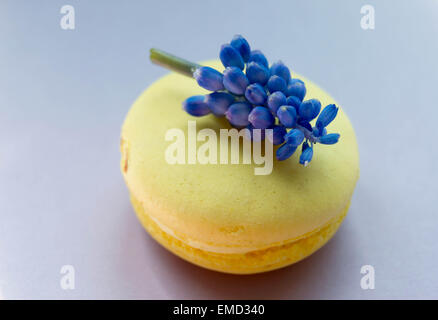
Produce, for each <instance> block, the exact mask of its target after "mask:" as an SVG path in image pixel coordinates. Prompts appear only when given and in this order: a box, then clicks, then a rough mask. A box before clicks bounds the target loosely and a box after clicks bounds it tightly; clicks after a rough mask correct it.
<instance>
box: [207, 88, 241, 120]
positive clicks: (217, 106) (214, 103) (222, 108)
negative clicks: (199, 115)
mask: <svg viewBox="0 0 438 320" xmlns="http://www.w3.org/2000/svg"><path fill="white" fill-rule="evenodd" d="M205 102H206V103H207V105H208V108H209V109H210V110H211V112H212V113H213V114H214V115H215V116H223V115H225V112H226V111H227V110H228V107H229V106H230V105H231V104H232V103H233V102H234V96H233V95H231V94H229V93H227V92H213V93H210V94H207V95H206V100H205Z"/></svg>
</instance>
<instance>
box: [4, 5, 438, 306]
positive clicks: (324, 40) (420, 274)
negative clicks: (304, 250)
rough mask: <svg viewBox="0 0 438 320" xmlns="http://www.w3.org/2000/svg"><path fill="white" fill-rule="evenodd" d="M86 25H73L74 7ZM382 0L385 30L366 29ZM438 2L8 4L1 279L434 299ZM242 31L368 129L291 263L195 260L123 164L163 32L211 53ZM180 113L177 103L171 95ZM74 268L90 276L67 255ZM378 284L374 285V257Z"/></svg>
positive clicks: (196, 51) (132, 288)
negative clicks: (168, 245)
mask: <svg viewBox="0 0 438 320" xmlns="http://www.w3.org/2000/svg"><path fill="white" fill-rule="evenodd" d="M64 4H71V5H73V6H74V7H75V9H76V30H74V31H64V30H62V29H61V28H60V26H59V21H60V18H61V14H60V13H59V10H60V8H61V6H62V5H64ZM364 4H373V5H374V6H375V10H376V29H375V30H374V31H364V30H362V29H361V28H360V19H361V14H360V8H361V6H362V5H364ZM437 21H438V1H432V0H430V1H395V0H394V1H347V0H345V1H269V2H268V1H235V0H234V1H232V0H231V1H218V0H215V1H165V0H160V1H150V2H148V1H141V2H140V1H73V0H71V1H66V0H65V1H4V0H2V1H1V2H0V43H1V45H0V293H1V295H2V296H3V297H4V298H57V299H71V298H87V299H88V298H146V299H168V298H170V299H180V298H181V299H192V298H208V299H210V298H219V299H222V298H273V299H280V298H281V299H301V298H316V299H320V298H322V299H335V298H336V299H337V298H347V299H357V298H359V299H375V298H384V299H387V298H397V299H398V298H438V274H437V272H438V259H437V253H438V242H437V238H436V234H437V231H438V226H437V224H438V213H437V210H436V201H437V187H436V181H437V178H438V175H437V151H436V138H437V132H438V128H437V118H438V112H437V101H438V62H437V59H438V42H437V40H438V37H437V36H438V22H437ZM235 33H241V34H243V35H245V36H246V37H247V38H248V40H249V41H250V42H251V44H253V47H256V48H260V49H263V50H264V52H265V53H266V54H267V56H268V57H269V58H270V59H271V60H275V59H282V60H283V61H285V62H286V63H287V64H288V65H290V66H291V67H292V68H293V69H294V70H296V71H297V72H299V73H302V74H303V75H305V76H306V77H308V78H310V79H312V80H314V81H315V82H316V83H318V84H319V85H320V86H322V87H323V88H325V89H327V90H328V91H329V92H330V93H331V94H332V95H333V96H334V97H335V98H336V99H337V100H338V101H339V102H340V104H341V105H342V106H343V107H344V108H345V111H346V112H347V113H348V115H349V116H350V118H351V120H352V122H353V124H354V126H355V128H356V131H357V136H358V140H359V146H360V157H361V178H360V180H359V183H358V185H357V189H356V191H355V194H354V197H353V201H352V205H351V209H350V212H349V215H348V217H347V219H346V221H345V222H344V224H343V225H342V227H341V229H340V230H339V232H338V233H337V235H336V236H335V237H334V238H333V240H331V241H330V242H329V243H328V244H327V245H326V246H325V247H324V248H323V249H322V250H320V251H318V252H317V253H316V254H314V255H313V256H312V257H310V258H308V259H306V260H305V261H303V262H301V263H298V264H296V265H294V266H292V267H289V268H285V269H283V270H279V271H275V272H270V273H267V274H261V275H255V276H232V275H225V274H220V273H215V272H211V271H207V270H204V269H201V268H198V267H195V266H193V265H191V264H189V263H186V262H184V261H182V260H180V259H179V258H177V257H175V256H173V255H172V254H170V253H168V252H167V251H166V250H164V249H162V248H161V247H160V246H159V245H158V244H156V243H155V242H154V241H153V240H152V239H151V238H150V237H149V236H148V235H147V234H146V232H145V231H144V230H143V229H142V227H141V226H140V224H139V223H138V221H137V219H136V217H135V215H134V213H133V210H132V208H131V205H130V203H129V199H128V193H127V190H126V187H125V185H124V182H123V180H122V177H121V174H120V172H119V133H120V127H121V124H122V122H123V119H124V117H125V115H126V113H127V111H128V109H129V107H130V105H131V103H132V102H133V101H134V99H135V98H136V97H137V96H138V95H139V94H140V93H141V92H142V90H143V89H144V88H146V87H147V86H148V85H149V84H151V83H152V82H153V81H155V80H156V79H157V78H158V77H160V76H162V75H164V74H165V73H166V71H165V70H163V69H161V68H159V67H156V66H154V65H152V64H151V63H150V62H149V61H148V54H147V52H148V49H149V48H150V47H153V46H155V47H160V48H162V49H165V50H168V51H170V52H174V53H175V54H178V55H180V56H182V57H186V58H190V59H193V60H203V59H210V58H215V57H217V55H218V48H219V46H220V44H221V43H224V42H227V41H229V40H230V38H231V37H232V36H233V35H234V34H235ZM175 112H180V111H178V110H177V111H175ZM65 264H72V265H74V267H75V268H76V289H75V290H74V291H63V290H61V288H60V285H59V280H60V277H61V276H60V273H59V272H60V268H61V266H62V265H65ZM364 264H371V265H373V266H374V267H375V270H376V289H375V290H373V291H363V290H362V289H361V288H360V285H359V283H360V278H361V274H360V267H361V266H362V265H364Z"/></svg>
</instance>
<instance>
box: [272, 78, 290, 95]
mask: <svg viewBox="0 0 438 320" xmlns="http://www.w3.org/2000/svg"><path fill="white" fill-rule="evenodd" d="M286 89H287V84H286V81H284V79H283V78H282V77H279V76H276V75H274V76H271V77H270V78H269V80H268V90H269V92H270V93H273V92H275V91H281V92H283V93H284V92H286Z"/></svg>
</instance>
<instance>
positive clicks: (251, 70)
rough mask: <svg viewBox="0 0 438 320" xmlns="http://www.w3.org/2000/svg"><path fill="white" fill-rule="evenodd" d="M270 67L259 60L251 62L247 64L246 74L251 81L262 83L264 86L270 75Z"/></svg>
mask: <svg viewBox="0 0 438 320" xmlns="http://www.w3.org/2000/svg"><path fill="white" fill-rule="evenodd" d="M270 75H271V74H270V72H269V69H268V68H266V67H265V66H264V65H262V64H260V63H257V62H250V63H248V64H247V65H246V76H247V77H248V80H249V82H250V83H260V84H261V85H262V86H264V85H265V84H266V83H267V82H268V80H269V77H270Z"/></svg>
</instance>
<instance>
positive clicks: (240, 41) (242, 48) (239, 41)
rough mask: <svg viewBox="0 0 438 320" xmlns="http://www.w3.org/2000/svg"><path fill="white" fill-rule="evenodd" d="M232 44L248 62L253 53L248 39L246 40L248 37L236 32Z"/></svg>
mask: <svg viewBox="0 0 438 320" xmlns="http://www.w3.org/2000/svg"><path fill="white" fill-rule="evenodd" d="M230 44H231V46H232V47H233V48H234V49H236V50H237V51H238V52H239V53H240V55H241V56H242V59H243V61H244V62H247V61H248V59H249V56H250V54H251V48H250V46H249V43H248V41H246V39H245V38H244V37H242V36H241V35H240V34H236V35H235V36H234V37H233V40H231V43H230Z"/></svg>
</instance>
